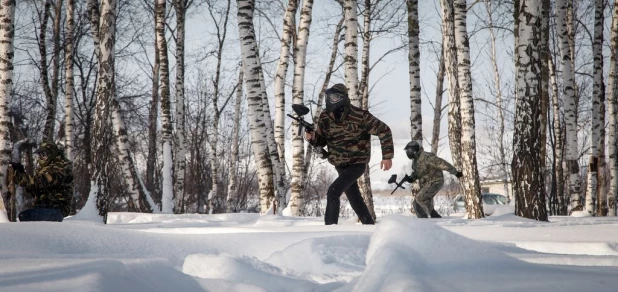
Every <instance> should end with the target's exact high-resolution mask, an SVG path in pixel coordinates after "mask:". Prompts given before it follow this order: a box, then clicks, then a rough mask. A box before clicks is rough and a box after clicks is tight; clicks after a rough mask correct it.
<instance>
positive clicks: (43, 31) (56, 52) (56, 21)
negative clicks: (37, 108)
mask: <svg viewBox="0 0 618 292" xmlns="http://www.w3.org/2000/svg"><path fill="white" fill-rule="evenodd" d="M62 3H63V1H62V0H60V1H56V3H55V4H54V5H53V9H54V18H53V29H52V33H53V35H52V40H53V53H52V65H51V70H52V76H51V80H49V72H48V70H49V65H48V61H47V41H46V38H47V22H48V20H49V18H50V16H51V12H50V10H51V9H52V1H51V0H46V1H45V6H44V9H43V12H42V14H43V15H41V27H40V30H39V54H40V58H41V60H40V65H41V71H40V76H41V83H42V86H43V92H44V93H45V97H46V102H47V107H46V113H47V117H46V119H45V126H44V128H43V139H45V140H47V141H54V128H55V125H56V106H57V100H58V89H59V79H60V74H59V72H60V23H61V20H62V15H61V11H62ZM50 83H51V85H50Z"/></svg>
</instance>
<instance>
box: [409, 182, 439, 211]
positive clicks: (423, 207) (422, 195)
mask: <svg viewBox="0 0 618 292" xmlns="http://www.w3.org/2000/svg"><path fill="white" fill-rule="evenodd" d="M443 185H444V180H437V181H429V182H427V183H426V184H424V185H422V186H421V189H420V190H419V192H418V195H416V198H414V201H413V202H412V206H413V208H414V210H415V211H416V216H417V217H419V218H427V215H429V214H431V212H432V211H433V197H435V196H436V194H437V193H438V191H439V190H440V189H441V188H442V186H443Z"/></svg>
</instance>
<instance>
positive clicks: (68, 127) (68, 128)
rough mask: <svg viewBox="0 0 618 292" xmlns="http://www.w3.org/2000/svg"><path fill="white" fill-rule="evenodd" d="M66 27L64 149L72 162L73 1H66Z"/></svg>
mask: <svg viewBox="0 0 618 292" xmlns="http://www.w3.org/2000/svg"><path fill="white" fill-rule="evenodd" d="M66 14H67V27H66V38H67V40H66V46H65V58H64V59H65V61H64V63H65V72H66V73H65V75H66V81H65V82H66V83H65V102H64V113H65V118H64V149H65V154H66V157H67V159H69V160H71V161H73V144H74V143H75V142H74V138H73V87H74V83H73V42H74V41H73V37H74V30H75V0H68V1H67V10H66Z"/></svg>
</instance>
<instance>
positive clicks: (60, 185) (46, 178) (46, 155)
mask: <svg viewBox="0 0 618 292" xmlns="http://www.w3.org/2000/svg"><path fill="white" fill-rule="evenodd" d="M34 153H35V154H37V155H38V156H39V158H38V160H37V163H38V167H37V169H36V170H35V173H34V175H29V174H27V173H26V171H25V170H24V166H23V165H22V164H20V163H14V162H12V163H11V167H12V168H13V170H14V171H15V183H16V184H18V185H20V186H22V187H24V188H25V189H26V192H28V193H29V194H30V195H32V196H33V197H34V208H32V209H28V210H25V211H23V212H21V213H19V221H58V222H62V219H63V218H64V217H66V216H68V215H69V213H70V211H71V198H72V197H73V170H72V164H71V161H69V160H68V159H67V158H66V157H65V156H64V153H63V152H62V150H60V149H58V146H56V144H55V143H53V142H48V141H43V142H42V143H41V145H40V147H39V148H38V149H37V150H36V151H35V152H34Z"/></svg>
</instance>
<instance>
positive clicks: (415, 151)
mask: <svg viewBox="0 0 618 292" xmlns="http://www.w3.org/2000/svg"><path fill="white" fill-rule="evenodd" d="M403 150H405V151H406V155H407V156H408V158H410V159H416V158H418V155H419V153H421V151H422V150H423V147H421V145H420V144H419V143H418V142H416V141H411V142H409V143H408V144H407V145H406V147H405V148H403Z"/></svg>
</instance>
